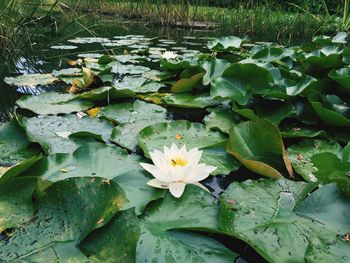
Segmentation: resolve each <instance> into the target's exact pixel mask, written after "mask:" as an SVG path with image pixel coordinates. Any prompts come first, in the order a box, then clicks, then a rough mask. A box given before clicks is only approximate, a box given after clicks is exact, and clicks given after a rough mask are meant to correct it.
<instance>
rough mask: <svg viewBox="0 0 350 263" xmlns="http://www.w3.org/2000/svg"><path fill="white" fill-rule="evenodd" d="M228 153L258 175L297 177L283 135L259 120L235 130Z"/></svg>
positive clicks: (246, 123) (275, 128)
mask: <svg viewBox="0 0 350 263" xmlns="http://www.w3.org/2000/svg"><path fill="white" fill-rule="evenodd" d="M226 149H227V151H228V152H229V153H230V154H232V155H233V156H234V157H236V158H237V159H238V160H239V161H240V162H241V163H242V164H243V165H244V166H245V167H246V168H248V169H250V170H252V171H253V172H255V173H258V174H260V175H263V176H266V177H272V178H279V177H282V175H283V174H285V175H289V176H293V170H292V166H291V164H290V161H289V160H288V157H287V155H286V152H285V149H284V144H283V141H282V137H281V134H280V132H279V130H278V128H277V126H275V125H274V124H273V123H272V122H270V121H268V120H264V119H256V120H252V121H247V122H241V123H239V124H237V125H235V126H233V128H232V129H231V130H230V139H229V142H228V144H227V147H226Z"/></svg>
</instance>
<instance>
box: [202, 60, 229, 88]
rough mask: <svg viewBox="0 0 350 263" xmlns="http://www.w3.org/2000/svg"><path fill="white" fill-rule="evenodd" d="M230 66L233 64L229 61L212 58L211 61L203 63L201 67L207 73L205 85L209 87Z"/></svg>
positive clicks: (204, 78)
mask: <svg viewBox="0 0 350 263" xmlns="http://www.w3.org/2000/svg"><path fill="white" fill-rule="evenodd" d="M230 65H231V63H229V62H228V61H227V60H225V59H217V58H215V57H212V58H211V59H210V61H207V60H205V61H203V62H202V63H201V66H202V67H203V69H204V70H205V71H206V73H205V75H204V76H203V85H209V84H210V83H211V82H213V81H214V80H215V79H216V78H218V77H220V76H221V75H222V73H223V72H224V71H225V69H226V68H228V67H229V66H230Z"/></svg>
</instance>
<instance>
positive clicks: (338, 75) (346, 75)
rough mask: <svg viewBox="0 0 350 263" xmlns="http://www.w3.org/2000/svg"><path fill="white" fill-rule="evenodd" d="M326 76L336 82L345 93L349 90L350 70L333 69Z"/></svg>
mask: <svg viewBox="0 0 350 263" xmlns="http://www.w3.org/2000/svg"><path fill="white" fill-rule="evenodd" d="M328 76H329V77H330V78H331V79H333V80H334V81H336V82H338V83H339V84H340V85H341V86H342V87H344V88H345V89H346V90H347V91H349V90H350V68H341V69H338V70H335V69H333V70H332V71H331V72H329V74H328Z"/></svg>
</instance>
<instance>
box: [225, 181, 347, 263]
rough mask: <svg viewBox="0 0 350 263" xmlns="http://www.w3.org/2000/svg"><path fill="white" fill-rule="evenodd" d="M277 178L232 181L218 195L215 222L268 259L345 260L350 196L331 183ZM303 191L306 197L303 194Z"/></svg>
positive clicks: (277, 260)
mask: <svg viewBox="0 0 350 263" xmlns="http://www.w3.org/2000/svg"><path fill="white" fill-rule="evenodd" d="M312 190H313V186H312V185H308V184H306V183H303V182H293V181H287V180H285V179H281V180H277V181H275V180H261V181H246V182H243V183H233V184H231V185H230V186H229V188H228V189H227V190H226V191H225V192H224V194H223V195H222V197H221V210H220V217H219V222H220V227H221V230H222V231H224V232H226V233H227V234H229V235H231V236H233V237H236V238H239V239H241V240H243V241H245V242H247V243H248V244H249V245H250V246H252V247H253V248H254V249H255V250H256V251H257V252H258V253H260V254H261V255H262V256H263V257H264V258H265V259H266V260H267V261H268V262H272V263H282V262H283V263H285V262H291V260H292V261H293V262H315V263H316V262H319V263H320V262H322V263H327V262H339V263H341V262H346V261H348V260H350V252H349V251H350V249H349V248H350V244H349V242H347V241H346V239H344V238H342V237H343V236H344V235H346V233H348V230H349V222H348V221H347V217H348V216H347V215H348V214H349V209H350V202H349V201H350V200H349V198H348V197H345V196H344V195H343V194H342V193H341V192H340V191H339V190H338V189H337V187H336V186H335V185H334V184H330V185H326V186H324V187H322V188H320V189H318V190H317V191H315V192H313V193H311V194H310V195H309V196H307V195H308V194H309V193H310V192H311V191H312ZM305 197H306V198H305Z"/></svg>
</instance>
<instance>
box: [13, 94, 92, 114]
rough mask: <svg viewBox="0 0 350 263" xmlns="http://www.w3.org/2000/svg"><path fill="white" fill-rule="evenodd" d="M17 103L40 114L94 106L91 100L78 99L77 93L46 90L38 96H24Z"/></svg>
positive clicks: (83, 109) (68, 111)
mask: <svg viewBox="0 0 350 263" xmlns="http://www.w3.org/2000/svg"><path fill="white" fill-rule="evenodd" d="M16 103H17V105H18V106H19V107H21V108H22V109H27V110H30V111H32V112H34V113H36V114H40V115H49V114H59V113H63V114H64V113H72V112H79V111H85V110H87V109H89V108H92V107H93V106H94V104H93V103H92V102H90V101H87V100H81V99H76V97H75V95H72V94H64V93H57V92H45V93H41V94H40V95H37V96H23V97H21V98H20V99H19V100H17V101H16Z"/></svg>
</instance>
